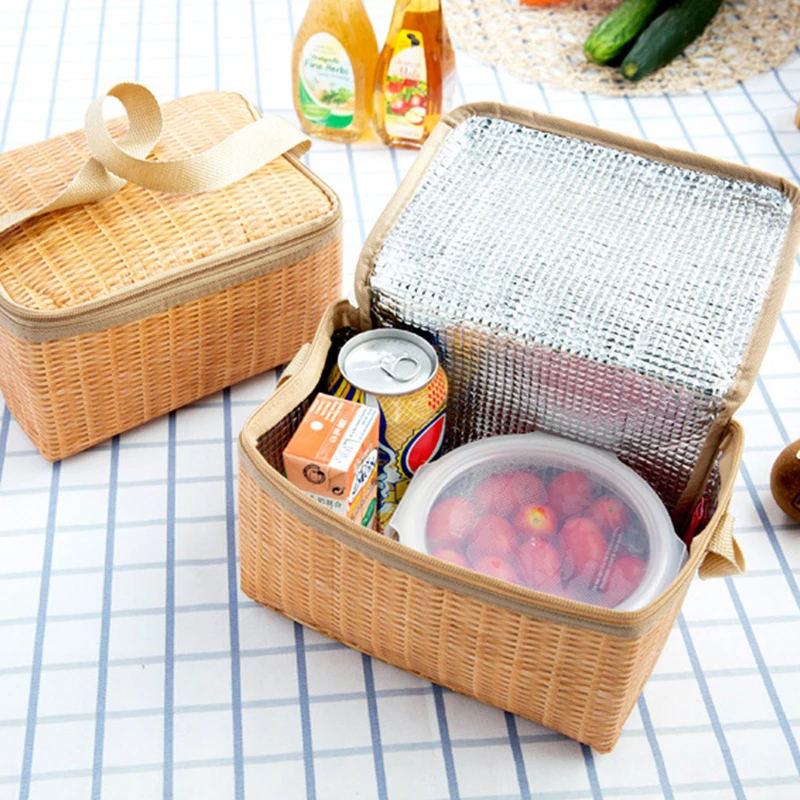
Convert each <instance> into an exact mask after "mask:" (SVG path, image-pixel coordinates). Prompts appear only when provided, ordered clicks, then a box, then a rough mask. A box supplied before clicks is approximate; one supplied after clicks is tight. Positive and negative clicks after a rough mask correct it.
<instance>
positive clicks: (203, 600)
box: [0, 0, 800, 800]
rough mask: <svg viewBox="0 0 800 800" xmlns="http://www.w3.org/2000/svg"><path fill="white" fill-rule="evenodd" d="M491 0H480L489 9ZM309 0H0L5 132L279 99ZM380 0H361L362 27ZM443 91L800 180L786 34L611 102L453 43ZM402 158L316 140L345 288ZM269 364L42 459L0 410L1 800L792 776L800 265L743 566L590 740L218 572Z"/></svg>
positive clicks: (799, 791)
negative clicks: (520, 73) (228, 101)
mask: <svg viewBox="0 0 800 800" xmlns="http://www.w3.org/2000/svg"><path fill="white" fill-rule="evenodd" d="M499 1H500V0H498V2H499ZM305 5H306V4H305V2H304V0H295V1H294V2H292V0H289V2H286V0H224V2H223V0H3V2H2V4H0V150H6V149H10V148H14V147H17V146H20V145H24V144H28V143H31V142H34V141H37V140H40V139H42V138H46V137H48V136H50V135H53V134H55V133H57V132H62V131H66V130H71V129H74V128H76V127H80V126H81V125H82V118H83V113H84V110H85V107H86V105H87V102H88V100H89V99H91V98H92V97H94V96H96V95H97V94H98V93H99V92H100V91H102V90H103V89H105V88H107V87H108V86H110V85H112V84H113V83H115V82H117V81H119V80H130V79H135V80H140V81H142V82H144V83H145V84H147V85H148V86H149V87H151V88H152V89H153V90H154V92H155V93H156V95H157V96H158V97H159V99H162V100H166V99H169V98H171V97H174V96H177V95H183V94H187V93H190V92H194V91H199V90H206V89H210V88H225V89H234V90H238V91H240V92H242V93H243V94H244V95H246V96H248V97H250V98H252V99H254V100H255V101H256V102H257V103H258V105H260V106H261V108H262V109H264V110H265V111H269V112H277V113H279V114H283V115H286V116H287V117H289V118H292V119H293V116H294V115H293V112H292V111H291V106H292V104H291V96H290V85H289V62H290V52H291V44H292V38H293V34H294V30H295V28H296V26H297V25H298V24H299V21H300V19H301V16H302V14H303V13H304V10H305ZM391 5H392V3H391V2H389V0H383V1H382V2H381V1H380V0H369V1H368V2H367V7H368V10H369V12H370V14H371V15H372V18H373V21H374V23H375V29H376V32H377V35H378V38H379V40H382V38H383V36H384V34H385V32H386V29H387V25H388V15H389V12H390V10H391ZM458 74H459V80H458V93H457V98H456V99H457V101H458V102H463V101H476V100H503V101H507V102H509V103H513V104H516V105H521V106H527V107H533V108H535V109H538V110H544V111H547V112H550V113H553V114H557V115H561V116H564V117H569V118H571V119H576V120H580V121H582V122H588V123H592V124H595V125H599V126H602V127H605V128H608V129H611V130H614V131H620V132H622V133H626V134H631V135H633V136H639V137H644V138H646V139H651V140H654V141H657V142H659V143H660V144H664V145H668V146H671V147H680V148H685V149H690V150H697V151H698V152H701V153H707V154H710V155H713V156H716V157H720V158H726V159H730V160H731V161H736V162H740V163H745V164H750V165H752V166H754V167H760V168H763V169H766V170H770V171H772V172H776V173H779V174H781V175H785V176H787V177H789V178H791V179H792V180H794V181H795V182H800V131H797V130H795V129H794V128H793V126H792V117H793V114H794V110H795V108H796V107H797V104H798V100H800V55H798V54H797V53H796V54H795V55H794V56H793V57H792V58H790V59H789V61H788V62H787V63H785V64H784V65H782V66H781V67H780V68H779V69H776V70H773V71H772V72H770V73H767V74H765V75H762V76H760V77H758V78H756V79H753V80H749V81H747V82H746V83H744V84H741V85H738V86H736V87H735V88H733V89H730V90H726V91H721V92H708V93H705V94H702V95H699V96H693V97H669V96H664V97H653V98H641V99H640V98H635V99H609V98H604V97H595V96H586V95H582V94H574V93H569V92H562V91H555V90H553V89H550V88H546V87H543V86H540V85H537V84H526V83H522V82H520V81H518V80H516V79H514V78H511V77H509V76H508V75H505V74H502V73H499V72H497V71H496V70H494V69H492V68H490V67H487V66H484V65H481V64H479V63H477V62H475V61H473V60H471V59H469V58H467V57H465V56H461V57H460V58H459V73H458ZM413 159H414V155H413V154H412V153H408V152H398V151H392V150H388V149H386V148H384V147H382V146H381V145H379V144H378V143H377V142H373V143H368V144H363V143H362V144H359V145H357V146H353V147H343V146H338V145H333V144H330V143H326V142H317V143H316V144H315V146H314V148H313V150H312V153H311V155H310V156H309V158H308V163H309V164H310V166H311V168H312V169H314V170H315V171H316V172H318V173H319V174H320V175H322V177H323V178H324V179H325V180H326V181H328V182H329V183H330V184H331V185H332V186H333V187H334V188H335V190H336V191H337V192H338V193H339V195H340V196H341V199H342V202H343V206H344V213H345V240H346V246H345V256H346V258H345V270H346V274H345V284H346V285H347V286H350V285H351V284H352V277H353V268H354V265H355V263H356V258H357V255H358V252H359V249H360V247H361V243H362V241H363V240H364V237H365V235H366V233H367V232H368V230H369V228H370V226H371V225H372V224H373V222H374V220H375V219H376V218H377V216H378V214H379V213H380V212H381V210H382V208H383V207H384V205H385V204H386V203H387V201H388V200H389V198H390V197H391V195H392V193H393V192H394V190H395V187H396V186H397V183H398V181H399V180H400V178H401V176H402V175H403V174H404V173H405V172H406V170H407V169H408V167H409V166H410V164H411V163H412V161H413ZM274 385H275V376H274V374H267V375H264V376H261V377H259V378H257V379H254V380H251V381H249V382H247V383H244V384H241V385H239V386H235V387H232V388H231V389H228V390H226V391H224V392H223V393H221V394H219V395H216V396H213V397H209V398H207V399H205V400H204V401H202V402H199V403H196V404H195V405H193V406H191V407H189V408H185V409H181V410H180V411H178V412H176V413H173V414H170V415H169V416H168V417H165V418H162V419H157V420H155V421H153V422H152V423H150V424H148V425H145V426H143V427H142V428H139V429H138V430H135V431H132V432H131V433H127V434H125V435H123V436H120V437H119V438H118V439H115V440H113V441H112V442H110V443H106V444H104V445H102V446H99V447H96V448H94V449H93V450H91V451H89V452H87V453H84V454H81V455H78V456H75V457H73V458H70V459H67V460H66V461H64V462H63V463H60V464H54V465H51V464H47V463H45V462H44V461H43V460H42V459H41V458H40V457H39V456H38V454H37V453H36V451H35V450H34V449H33V447H32V445H31V444H30V442H29V441H28V440H27V438H26V437H25V436H24V435H23V433H22V432H21V431H20V429H19V427H18V426H17V424H16V423H15V422H14V420H13V419H11V418H10V416H9V413H8V411H7V410H6V409H5V408H4V406H2V403H0V800H10V799H11V798H22V799H23V800H25V799H26V798H43V797H48V798H49V797H57V798H59V799H60V800H67V799H68V798H89V797H92V798H99V797H106V798H123V797H130V798H151V797H160V796H163V797H165V798H172V797H177V798H185V797H192V798H195V797H196V798H214V800H218V799H219V798H227V797H231V798H242V797H245V796H248V797H250V798H256V797H258V798H262V797H264V798H266V797H269V798H289V799H290V800H291V799H293V798H314V797H316V798H354V797H361V798H380V799H382V798H392V800H396V799H398V798H400V799H402V798H413V800H433V799H434V798H436V799H437V800H438V799H439V798H464V800H466V799H467V798H472V800H478V799H479V798H481V799H483V798H486V799H488V798H496V799H499V798H516V797H522V798H529V797H534V798H564V799H565V800H566V798H593V799H594V800H597V799H598V798H602V797H623V796H627V797H632V798H637V800H645V799H646V798H661V797H664V798H680V800H727V798H744V797H746V798H752V800H790V798H791V800H796V799H797V798H799V797H800V749H798V738H800V590H798V577H799V576H800V526H798V525H793V524H791V523H790V522H789V520H788V519H787V518H786V517H785V516H784V515H783V514H782V513H781V512H780V511H779V510H778V509H777V507H776V505H775V503H774V502H773V500H772V498H771V496H770V493H769V487H768V483H769V470H770V467H771V465H772V462H773V460H774V458H775V456H776V455H777V453H778V451H779V450H780V449H781V448H782V447H783V446H784V445H785V444H787V443H788V442H789V441H790V440H793V439H796V438H798V437H800V271H797V270H796V272H795V275H794V278H793V281H792V284H791V287H790V289H789V293H788V297H787V300H786V305H785V308H784V311H783V314H782V315H781V318H780V321H779V324H778V327H777V330H776V333H775V336H774V339H773V342H772V345H771V347H770V349H769V352H768V354H767V357H766V360H765V362H764V365H763V368H762V370H761V374H760V377H759V378H758V381H757V385H756V386H755V388H754V390H753V392H752V395H751V397H750V399H749V400H748V402H747V404H746V406H745V407H744V408H743V409H742V411H741V412H740V413H739V419H740V420H741V421H742V422H743V423H744V425H745V428H746V431H747V449H746V451H745V456H744V462H743V466H742V470H741V474H740V476H739V479H738V483H737V486H736V493H735V500H734V509H733V510H734V513H735V514H736V517H737V535H738V537H739V541H740V542H741V544H742V546H743V548H744V550H745V552H746V555H747V558H748V566H749V569H748V572H747V574H746V575H744V576H742V577H739V578H736V579H735V580H718V581H710V582H708V583H701V582H699V581H697V582H696V583H695V585H693V586H692V588H691V591H690V594H689V597H688V599H687V601H686V603H685V605H684V609H683V613H682V614H681V617H680V619H679V622H678V624H677V626H676V627H675V629H674V631H673V634H672V636H671V638H670V640H669V642H668V645H667V647H666V649H665V651H664V654H663V656H662V657H661V659H660V660H659V662H658V664H657V666H656V669H655V673H654V675H653V676H652V678H651V679H650V681H649V682H648V684H647V686H646V689H645V691H644V694H643V696H642V698H641V700H640V701H639V703H638V706H637V708H636V709H635V711H634V713H633V715H632V716H631V718H630V720H629V721H628V723H627V725H626V726H625V729H624V732H623V735H622V738H621V740H620V742H619V744H618V746H617V748H616V750H615V751H614V752H613V753H612V754H610V755H605V756H600V755H598V754H597V753H594V752H592V751H591V750H590V749H589V748H587V747H582V746H581V745H579V744H577V743H575V742H573V741H571V740H568V739H566V738H564V737H562V736H560V735H558V734H555V733H553V732H552V731H548V730H546V729H544V728H541V727H539V726H537V725H535V724H533V723H531V722H528V721H526V720H522V719H518V718H514V717H512V716H510V715H508V714H504V713H503V712H502V711H498V710H496V709H493V708H490V707H488V706H484V705H481V704H480V703H477V702H475V701H472V700H469V699H467V698H465V697H461V696H459V695H456V694H453V693H451V692H447V691H444V690H442V689H440V688H438V687H436V686H431V685H430V684H428V683H426V682H424V681H422V680H419V679H417V678H415V677H412V676H410V675H407V674H405V673H404V672H401V671H400V670H397V669H394V668H392V667H389V666H386V665H385V664H383V663H381V662H378V661H373V660H371V659H369V658H367V657H365V656H362V655H360V654H359V653H357V652H355V651H352V650H349V649H347V648H345V647H343V646H341V645H339V644H337V643H335V642H332V641H330V640H328V639H326V638H324V637H322V636H320V635H317V634H316V633H314V632H311V631H308V630H304V629H303V628H302V627H300V626H298V625H295V624H293V623H292V622H290V621H288V620H286V619H284V618H283V617H281V616H279V615H277V614H275V613H273V612H270V611H267V610H265V609H262V608H260V607H258V606H256V605H255V604H254V603H252V602H251V601H249V600H248V599H247V598H246V597H244V596H243V595H242V594H241V593H239V591H238V588H237V564H236V506H235V503H236V480H237V478H236V470H237V464H236V456H235V448H234V441H235V436H236V435H237V433H238V431H239V429H240V427H241V425H242V423H243V421H244V420H245V418H246V417H247V416H248V415H249V414H250V413H251V412H252V411H253V410H254V409H255V408H256V406H257V405H258V404H260V403H261V402H262V401H263V399H264V398H265V397H266V396H267V395H268V394H269V393H270V392H271V391H272V389H273V387H274Z"/></svg>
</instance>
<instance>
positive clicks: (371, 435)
mask: <svg viewBox="0 0 800 800" xmlns="http://www.w3.org/2000/svg"><path fill="white" fill-rule="evenodd" d="M379 416H380V412H379V411H378V409H377V408H372V407H370V406H365V405H362V404H361V403H353V402H351V401H350V400H345V399H343V398H340V397H331V396H330V395H326V394H318V395H317V396H316V398H315V399H314V402H313V403H312V404H311V407H310V408H309V409H308V411H307V412H306V415H305V417H303V420H302V422H301V423H300V425H299V427H298V428H297V430H296V431H295V433H294V436H292V438H291V440H290V441H289V444H288V445H287V446H286V449H285V450H284V451H283V464H284V469H285V470H286V477H287V478H288V479H289V480H290V481H291V482H292V483H293V484H294V485H295V486H296V487H297V488H298V489H300V490H301V491H302V492H305V494H307V495H308V496H309V497H312V498H313V499H314V500H316V501H317V502H318V503H320V504H321V505H323V506H325V507H326V508H328V509H330V510H331V511H334V512H336V513H337V514H341V515H342V516H344V517H347V518H348V519H350V520H352V521H353V522H356V523H358V524H359V525H363V526H364V527H365V528H372V529H374V528H375V519H376V516H377V514H376V510H377V505H378V499H377V493H378V472H377V465H378V435H379V428H380V424H379Z"/></svg>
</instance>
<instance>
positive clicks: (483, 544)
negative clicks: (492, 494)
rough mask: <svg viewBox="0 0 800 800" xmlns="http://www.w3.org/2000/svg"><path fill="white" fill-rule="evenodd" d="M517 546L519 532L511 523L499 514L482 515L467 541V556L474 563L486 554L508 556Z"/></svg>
mask: <svg viewBox="0 0 800 800" xmlns="http://www.w3.org/2000/svg"><path fill="white" fill-rule="evenodd" d="M516 546H517V532H516V531H515V530H514V527H513V526H512V525H511V523H510V522H509V521H508V520H507V519H506V518H505V517H500V516H498V515H497V514H487V515H486V516H485V517H481V518H480V519H479V520H478V521H477V522H476V523H475V526H474V527H473V529H472V533H471V535H470V538H469V542H467V558H469V560H470V561H471V562H472V563H473V564H474V563H475V561H477V560H478V559H481V558H483V557H484V556H499V557H500V558H508V556H510V555H512V554H513V552H514V550H515V549H516Z"/></svg>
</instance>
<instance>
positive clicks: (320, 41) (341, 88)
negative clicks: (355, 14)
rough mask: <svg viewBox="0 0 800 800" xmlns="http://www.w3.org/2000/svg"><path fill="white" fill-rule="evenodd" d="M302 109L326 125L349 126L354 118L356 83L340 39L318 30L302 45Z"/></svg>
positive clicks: (330, 126) (329, 126) (312, 120)
mask: <svg viewBox="0 0 800 800" xmlns="http://www.w3.org/2000/svg"><path fill="white" fill-rule="evenodd" d="M299 79H300V80H299V84H300V86H299V91H300V108H301V110H302V112H303V114H304V115H305V117H306V119H308V121H309V122H311V123H313V124H314V125H322V126H324V127H326V128H346V127H347V126H348V125H350V123H352V121H353V115H354V113H355V101H356V83H355V79H354V77H353V66H352V64H351V63H350V59H349V58H348V57H347V51H346V50H345V49H344V47H342V45H341V42H339V40H338V39H336V38H335V37H334V36H331V35H330V34H329V33H315V34H314V35H313V36H311V37H310V38H309V40H308V41H307V42H306V44H305V47H303V55H302V58H301V60H300V74H299Z"/></svg>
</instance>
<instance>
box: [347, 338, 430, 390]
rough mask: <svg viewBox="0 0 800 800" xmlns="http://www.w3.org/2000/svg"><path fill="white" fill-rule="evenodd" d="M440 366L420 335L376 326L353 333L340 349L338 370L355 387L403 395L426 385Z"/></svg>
mask: <svg viewBox="0 0 800 800" xmlns="http://www.w3.org/2000/svg"><path fill="white" fill-rule="evenodd" d="M438 366H439V359H438V357H437V355H436V351H435V350H434V349H433V348H432V347H431V346H430V345H429V344H428V342H426V341H425V340H424V339H423V338H422V337H421V336H417V334H416V333H411V332H410V331H403V330H397V329H395V328H377V329H375V330H372V331H365V332H364V333H360V334H358V336H354V337H353V338H352V339H351V340H350V341H349V342H347V344H345V346H344V347H343V348H342V349H341V350H340V351H339V371H340V372H341V373H342V375H343V376H344V378H345V380H348V381H349V382H350V383H352V384H353V386H355V387H356V388H357V389H361V390H362V391H364V392H369V393H370V394H377V395H403V394H410V393H411V392H416V391H417V390H418V389H421V388H422V387H423V386H427V385H428V384H429V383H430V382H431V380H432V378H433V376H434V375H435V374H436V370H437V368H438Z"/></svg>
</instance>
